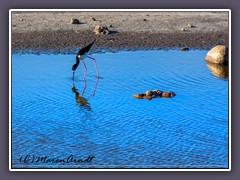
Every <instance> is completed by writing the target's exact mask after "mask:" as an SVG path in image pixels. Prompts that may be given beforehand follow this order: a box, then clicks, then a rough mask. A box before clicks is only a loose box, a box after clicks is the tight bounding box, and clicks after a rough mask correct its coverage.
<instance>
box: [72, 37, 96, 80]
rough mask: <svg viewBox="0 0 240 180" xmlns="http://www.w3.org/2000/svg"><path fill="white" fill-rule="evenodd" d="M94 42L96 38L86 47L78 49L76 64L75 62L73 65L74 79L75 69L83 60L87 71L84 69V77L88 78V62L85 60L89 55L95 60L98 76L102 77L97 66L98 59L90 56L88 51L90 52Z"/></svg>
mask: <svg viewBox="0 0 240 180" xmlns="http://www.w3.org/2000/svg"><path fill="white" fill-rule="evenodd" d="M94 42H95V40H94V41H93V42H92V43H90V44H89V45H87V46H86V47H84V48H82V49H80V50H79V51H78V53H77V56H76V64H74V65H73V66H72V71H73V79H74V74H75V70H76V69H77V67H78V65H79V63H80V61H82V62H83V65H84V69H85V71H84V79H85V78H86V73H87V66H86V64H85V62H84V59H85V58H87V57H88V58H90V59H92V60H93V61H94V65H95V69H96V73H97V77H98V78H99V77H100V76H99V73H98V68H97V63H96V59H94V58H92V57H90V56H88V52H89V50H90V48H91V47H92V45H93V43H94Z"/></svg>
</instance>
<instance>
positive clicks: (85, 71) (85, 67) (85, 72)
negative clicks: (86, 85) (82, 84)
mask: <svg viewBox="0 0 240 180" xmlns="http://www.w3.org/2000/svg"><path fill="white" fill-rule="evenodd" d="M83 65H84V69H85V70H84V80H85V79H86V74H87V66H86V64H85V62H84V60H83Z"/></svg>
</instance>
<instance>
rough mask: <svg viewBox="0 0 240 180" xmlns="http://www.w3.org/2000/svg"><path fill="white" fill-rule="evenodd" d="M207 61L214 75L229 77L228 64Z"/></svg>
mask: <svg viewBox="0 0 240 180" xmlns="http://www.w3.org/2000/svg"><path fill="white" fill-rule="evenodd" d="M206 63H207V66H208V68H209V69H210V70H211V71H212V74H213V75H215V76H217V77H223V78H228V65H219V64H213V63H210V62H207V61H206Z"/></svg>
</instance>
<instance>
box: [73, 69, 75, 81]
mask: <svg viewBox="0 0 240 180" xmlns="http://www.w3.org/2000/svg"><path fill="white" fill-rule="evenodd" d="M74 74H75V71H73V80H74Z"/></svg>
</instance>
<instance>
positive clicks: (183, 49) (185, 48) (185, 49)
mask: <svg viewBox="0 0 240 180" xmlns="http://www.w3.org/2000/svg"><path fill="white" fill-rule="evenodd" d="M180 50H181V51H188V50H189V48H188V47H181V48H180Z"/></svg>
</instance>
